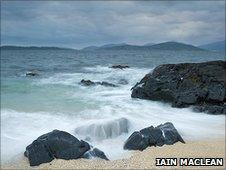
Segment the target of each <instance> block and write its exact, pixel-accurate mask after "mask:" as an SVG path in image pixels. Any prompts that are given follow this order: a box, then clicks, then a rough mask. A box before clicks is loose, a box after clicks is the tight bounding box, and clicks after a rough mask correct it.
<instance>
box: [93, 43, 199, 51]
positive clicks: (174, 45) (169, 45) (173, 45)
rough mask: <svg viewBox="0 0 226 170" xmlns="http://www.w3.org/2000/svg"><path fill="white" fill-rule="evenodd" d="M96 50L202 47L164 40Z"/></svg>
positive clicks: (196, 48)
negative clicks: (156, 42)
mask: <svg viewBox="0 0 226 170" xmlns="http://www.w3.org/2000/svg"><path fill="white" fill-rule="evenodd" d="M94 50H190V51H197V50H198V51H199V50H203V49H201V48H198V47H195V46H193V45H189V44H183V43H178V42H164V43H159V44H154V45H152V44H150V43H149V44H145V45H143V46H138V45H129V44H124V43H123V44H108V45H104V46H101V47H98V48H95V49H94Z"/></svg>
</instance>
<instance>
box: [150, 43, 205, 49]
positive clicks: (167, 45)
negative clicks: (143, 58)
mask: <svg viewBox="0 0 226 170" xmlns="http://www.w3.org/2000/svg"><path fill="white" fill-rule="evenodd" d="M150 48H151V49H155V50H193V51H197V50H198V51H199V50H202V49H200V48H198V47H195V46H193V45H189V44H184V43H179V42H173V41H169V42H164V43H159V44H154V45H152V46H150Z"/></svg>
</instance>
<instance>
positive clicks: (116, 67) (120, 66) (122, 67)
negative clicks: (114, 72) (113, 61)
mask: <svg viewBox="0 0 226 170" xmlns="http://www.w3.org/2000/svg"><path fill="white" fill-rule="evenodd" d="M110 68H114V69H121V70H123V69H126V68H130V67H129V66H127V65H113V66H111V67H110Z"/></svg>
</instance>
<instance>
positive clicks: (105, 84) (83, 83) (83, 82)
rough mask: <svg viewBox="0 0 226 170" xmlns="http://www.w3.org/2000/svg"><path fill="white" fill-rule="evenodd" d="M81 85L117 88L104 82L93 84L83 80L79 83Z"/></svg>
mask: <svg viewBox="0 0 226 170" xmlns="http://www.w3.org/2000/svg"><path fill="white" fill-rule="evenodd" d="M80 83H81V84H82V85H84V86H95V85H101V86H106V87H117V85H115V84H112V83H108V82H106V81H102V82H99V81H98V82H93V81H91V80H84V79H82V80H81V82H80Z"/></svg>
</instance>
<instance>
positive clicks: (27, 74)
mask: <svg viewBox="0 0 226 170" xmlns="http://www.w3.org/2000/svg"><path fill="white" fill-rule="evenodd" d="M38 75H39V74H38V73H37V72H36V71H28V72H26V76H27V77H29V76H32V77H33V76H38Z"/></svg>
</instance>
